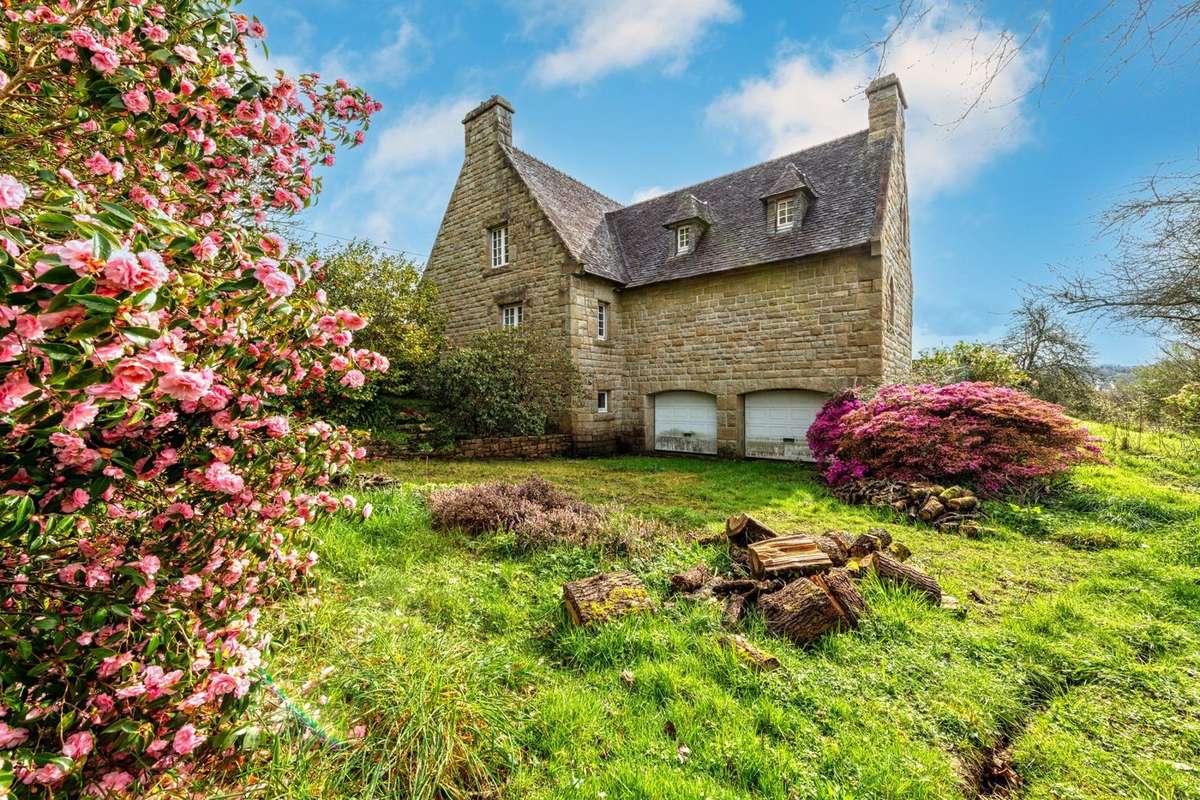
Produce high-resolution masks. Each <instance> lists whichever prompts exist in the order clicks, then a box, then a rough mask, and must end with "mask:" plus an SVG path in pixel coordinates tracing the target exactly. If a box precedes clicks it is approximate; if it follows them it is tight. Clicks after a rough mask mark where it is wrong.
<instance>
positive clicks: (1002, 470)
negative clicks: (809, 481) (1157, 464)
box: [809, 383, 1099, 493]
mask: <svg viewBox="0 0 1200 800" xmlns="http://www.w3.org/2000/svg"><path fill="white" fill-rule="evenodd" d="M836 400H837V398H835V399H834V401H830V402H829V403H828V404H827V405H826V407H824V408H823V409H822V410H821V413H820V414H818V417H817V421H816V423H815V424H814V427H817V425H819V427H818V431H820V432H822V435H821V437H820V438H817V439H815V440H810V442H809V446H810V447H811V448H812V451H813V455H814V456H815V457H816V458H817V460H818V463H819V464H820V466H821V470H822V474H823V475H824V477H825V478H826V480H828V481H829V482H830V483H833V484H839V483H842V482H845V481H847V480H850V479H861V478H889V479H892V480H901V481H913V480H930V481H937V482H949V483H966V484H970V485H973V486H975V487H977V488H979V489H980V490H982V491H985V492H990V493H995V492H1000V491H1002V490H1010V489H1013V488H1017V487H1020V486H1022V485H1025V484H1029V483H1031V482H1035V481H1038V480H1042V479H1045V478H1049V477H1052V476H1054V475H1057V474H1059V473H1061V472H1063V471H1065V470H1066V469H1068V468H1069V467H1071V466H1073V465H1075V464H1080V463H1086V462H1089V461H1094V460H1097V459H1098V458H1099V448H1098V447H1097V446H1096V444H1095V442H1094V441H1093V439H1092V437H1091V436H1090V435H1089V434H1088V432H1087V430H1086V429H1084V428H1083V427H1081V426H1079V425H1078V424H1076V423H1075V422H1074V421H1072V420H1071V419H1070V418H1068V417H1067V416H1066V415H1065V414H1063V412H1062V409H1061V408H1059V407H1058V406H1055V405H1052V404H1050V403H1046V402H1044V401H1041V400H1037V399H1035V398H1033V397H1030V396H1029V395H1027V394H1025V393H1023V392H1020V391H1017V390H1015V389H1009V388H1005V387H1000V386H995V385H993V384H989V383H956V384H951V385H949V386H932V385H929V384H925V385H921V386H906V385H894V386H885V387H883V388H882V389H880V390H879V392H878V393H877V394H876V395H875V396H874V397H872V398H871V399H870V400H868V401H867V402H866V403H863V404H862V405H861V406H859V407H857V408H849V409H847V408H846V403H845V402H844V401H843V402H835V401H836ZM839 428H840V429H841V431H842V432H841V435H840V436H837V438H836V439H835V438H833V437H832V436H830V435H828V432H830V431H836V430H837V429H839Z"/></svg>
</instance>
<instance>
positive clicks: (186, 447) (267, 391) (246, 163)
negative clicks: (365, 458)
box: [0, 0, 386, 797]
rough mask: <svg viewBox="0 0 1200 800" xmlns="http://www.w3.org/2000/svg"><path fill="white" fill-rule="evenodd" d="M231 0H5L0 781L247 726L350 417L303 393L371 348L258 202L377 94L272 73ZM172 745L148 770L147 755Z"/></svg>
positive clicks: (39, 786) (308, 162)
mask: <svg viewBox="0 0 1200 800" xmlns="http://www.w3.org/2000/svg"><path fill="white" fill-rule="evenodd" d="M232 5H233V3H232V2H231V0H206V1H205V2H200V3H169V4H165V5H151V4H144V3H134V2H124V1H123V0H89V1H88V2H82V3H55V4H45V5H43V4H39V3H34V2H28V3H26V2H19V1H18V2H9V3H5V6H4V8H5V15H6V21H7V24H6V27H5V34H4V44H3V46H2V47H0V130H2V131H3V136H4V147H3V148H2V149H0V282H2V283H3V284H4V287H3V288H4V299H3V301H2V304H0V440H2V441H3V448H2V449H0V490H2V491H0V586H2V587H3V591H2V592H0V794H5V793H6V789H7V790H10V791H13V792H15V793H16V794H17V795H18V796H20V797H49V796H54V797H78V796H85V795H87V796H106V797H115V796H121V795H129V794H138V795H141V794H147V793H149V792H150V791H152V790H153V791H168V790H170V789H171V788H172V787H178V786H179V785H180V782H181V781H182V780H183V779H186V777H187V776H188V775H189V774H190V773H192V772H194V771H195V770H196V769H197V768H198V767H199V766H200V765H202V764H204V763H205V762H206V761H208V760H213V759H216V758H219V757H221V756H222V755H223V754H225V753H227V752H229V750H230V749H231V748H232V746H234V745H236V744H238V739H239V736H240V735H241V732H240V731H239V730H238V728H237V724H236V723H237V720H238V718H239V717H240V715H241V714H242V712H243V711H244V709H245V707H246V705H247V704H248V702H249V694H248V693H249V691H250V689H251V686H252V685H253V683H254V682H255V680H256V676H257V670H258V666H259V663H260V660H261V659H262V656H263V652H264V649H265V648H266V646H267V644H268V641H267V640H266V638H265V637H264V636H263V635H262V634H261V633H260V631H259V629H258V626H257V622H258V620H259V617H260V615H261V614H262V611H263V607H264V605H265V604H266V603H267V602H268V601H269V600H270V599H271V598H272V596H274V595H276V594H277V593H279V592H283V591H287V590H289V589H290V588H291V587H292V586H293V585H295V584H297V583H299V582H301V581H302V579H303V576H304V574H305V573H306V572H307V570H308V569H309V567H310V566H311V564H312V563H313V560H314V557H313V556H312V555H311V554H309V553H308V548H307V546H306V537H305V535H304V533H303V532H304V530H305V529H306V528H307V527H309V526H310V525H311V524H312V523H313V522H314V521H315V520H317V519H318V518H319V517H321V516H322V515H324V514H327V513H332V512H336V511H339V510H344V509H349V508H350V507H352V505H353V501H352V498H340V497H336V496H334V495H332V494H331V493H330V492H329V491H328V490H327V489H326V488H324V487H326V486H327V485H328V484H329V481H330V479H331V477H332V476H334V475H337V474H340V473H343V472H345V471H347V470H348V469H349V464H350V463H351V461H352V460H353V459H354V458H355V457H356V455H358V454H359V451H358V450H357V449H356V448H355V446H354V444H353V442H352V441H350V439H349V438H348V437H347V435H346V432H345V431H344V429H339V428H336V427H334V426H332V425H329V424H327V423H325V422H323V421H321V420H319V419H315V418H306V417H303V416H297V415H295V414H293V413H292V410H291V407H290V405H289V404H288V397H289V396H290V395H293V394H295V393H296V392H302V391H305V389H306V388H307V387H308V386H310V385H312V384H313V383H314V382H317V381H322V380H324V379H325V378H326V376H329V375H336V376H338V378H337V380H338V381H339V382H340V383H344V384H345V385H347V386H360V385H362V384H363V383H365V381H366V380H367V373H370V372H372V371H378V370H381V369H383V368H384V367H385V366H386V362H385V360H384V359H382V358H381V357H380V356H378V354H376V353H373V352H371V351H369V350H367V349H359V348H355V347H354V346H353V344H352V343H353V341H354V336H355V333H356V332H357V331H359V330H361V329H362V328H363V327H364V325H365V321H364V320H363V319H362V317H361V316H360V315H358V314H356V313H353V312H351V311H346V310H341V311H337V312H334V311H333V310H331V309H328V308H327V305H326V303H325V298H324V297H323V293H322V292H320V291H319V290H317V288H316V287H315V286H314V285H313V283H312V282H311V281H310V280H309V278H310V277H311V274H312V272H313V270H314V269H316V265H314V264H311V263H308V262H307V261H306V260H304V259H300V258H297V257H295V256H294V255H293V256H289V254H288V252H287V249H286V247H285V245H284V244H283V241H282V240H281V239H280V238H279V237H278V236H276V235H275V234H273V233H272V232H271V226H270V223H271V221H272V220H274V219H277V218H279V217H282V216H286V215H288V214H291V213H293V212H295V211H298V210H300V209H302V208H304V207H305V206H306V205H308V204H309V203H310V202H311V201H312V199H313V197H314V195H315V193H316V191H317V190H318V188H319V179H318V178H317V177H316V175H315V172H316V171H317V170H318V169H319V168H320V167H321V165H325V166H330V165H332V164H333V162H334V158H335V152H336V150H337V148H338V146H339V145H354V144H357V143H359V142H360V141H361V140H362V136H363V130H364V129H365V127H366V124H367V122H368V120H369V118H370V116H371V114H372V113H374V112H375V111H377V110H378V108H379V105H378V104H377V103H376V102H375V101H374V100H372V99H371V98H370V97H368V96H367V95H365V94H364V93H362V92H361V91H359V90H356V89H352V88H351V87H349V86H347V85H345V84H344V83H340V82H339V83H338V84H335V85H328V86H325V85H320V84H319V83H318V82H317V79H316V77H315V76H303V77H301V78H299V79H295V80H294V79H290V78H286V77H284V76H282V75H279V76H277V77H276V78H275V79H272V80H267V79H265V78H263V77H261V76H259V75H258V74H256V73H255V71H254V69H253V67H252V66H251V64H250V61H249V53H248V50H247V48H248V47H252V46H255V45H253V43H252V42H251V40H252V39H254V38H257V37H261V36H262V35H263V33H264V31H263V29H262V26H261V24H260V23H259V22H258V21H257V20H254V19H251V18H248V17H246V16H244V15H241V14H236V13H232V12H231V10H230V7H231V6H232ZM164 773H166V774H164Z"/></svg>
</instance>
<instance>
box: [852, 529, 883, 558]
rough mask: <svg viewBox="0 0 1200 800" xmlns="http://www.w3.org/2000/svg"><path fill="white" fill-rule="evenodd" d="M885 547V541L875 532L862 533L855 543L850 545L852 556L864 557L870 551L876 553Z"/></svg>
mask: <svg viewBox="0 0 1200 800" xmlns="http://www.w3.org/2000/svg"><path fill="white" fill-rule="evenodd" d="M884 547H885V545H884V544H883V542H882V541H880V539H879V537H878V536H876V535H875V534H874V533H873V532H871V531H868V532H866V533H860V534H859V535H858V537H857V538H856V539H855V540H854V543H853V544H851V545H850V557H851V558H862V557H863V556H865V555H867V554H868V553H874V552H875V551H877V550H881V549H883V548H884Z"/></svg>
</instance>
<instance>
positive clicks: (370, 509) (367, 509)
mask: <svg viewBox="0 0 1200 800" xmlns="http://www.w3.org/2000/svg"><path fill="white" fill-rule="evenodd" d="M374 511H375V506H373V505H371V504H370V503H363V507H362V515H363V519H370V518H371V514H373V513H374Z"/></svg>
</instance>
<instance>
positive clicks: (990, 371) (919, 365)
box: [912, 342, 1030, 389]
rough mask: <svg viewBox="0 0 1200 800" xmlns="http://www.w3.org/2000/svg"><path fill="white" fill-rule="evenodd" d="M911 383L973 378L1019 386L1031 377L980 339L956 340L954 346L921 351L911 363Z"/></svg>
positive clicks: (985, 381) (1001, 351) (980, 380)
mask: <svg viewBox="0 0 1200 800" xmlns="http://www.w3.org/2000/svg"><path fill="white" fill-rule="evenodd" d="M912 378H913V383H931V384H933V385H935V386H946V385H948V384H952V383H962V382H964V381H972V382H979V383H994V384H996V385H997V386H1010V387H1013V388H1018V389H1019V388H1022V387H1026V386H1028V385H1029V382H1030V378H1029V376H1028V375H1027V374H1025V373H1024V372H1022V371H1021V369H1020V368H1019V367H1017V363H1016V362H1015V361H1014V360H1013V357H1012V356H1010V355H1009V354H1008V353H1005V352H1004V351H1003V350H999V349H997V348H995V347H991V346H990V345H986V344H983V343H981V342H958V343H957V344H955V345H954V346H953V347H935V348H932V349H929V350H922V351H921V354H920V355H919V356H918V357H917V358H915V359H913V362H912Z"/></svg>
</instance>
